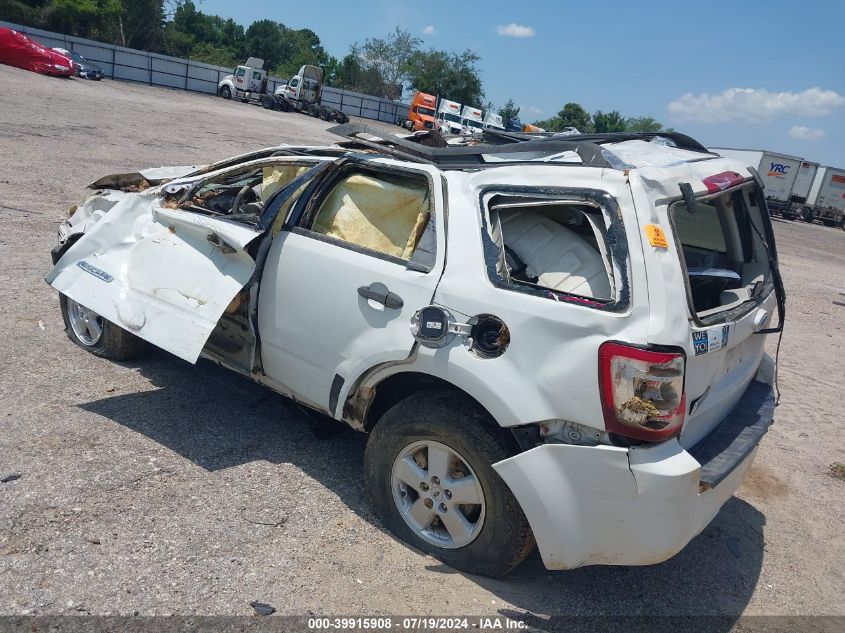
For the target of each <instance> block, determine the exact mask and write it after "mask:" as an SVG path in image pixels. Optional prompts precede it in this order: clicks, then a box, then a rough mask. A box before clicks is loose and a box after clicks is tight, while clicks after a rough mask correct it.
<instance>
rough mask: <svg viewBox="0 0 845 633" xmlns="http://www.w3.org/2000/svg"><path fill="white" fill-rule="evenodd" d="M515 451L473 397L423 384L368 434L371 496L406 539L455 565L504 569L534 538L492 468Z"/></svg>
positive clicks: (494, 571)
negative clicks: (427, 386)
mask: <svg viewBox="0 0 845 633" xmlns="http://www.w3.org/2000/svg"><path fill="white" fill-rule="evenodd" d="M514 452H515V450H514V446H512V445H511V442H510V441H509V438H508V437H507V435H506V434H505V432H504V431H502V430H500V429H498V428H495V427H494V426H493V424H492V423H491V421H490V419H489V416H488V415H487V413H486V412H485V411H483V410H482V409H481V408H480V407H479V406H478V405H477V404H475V403H474V402H472V401H470V400H468V399H466V398H464V397H461V396H460V395H457V394H453V393H450V392H441V391H425V392H419V393H417V394H415V395H413V396H410V397H409V398H407V399H405V400H403V401H402V402H400V403H399V404H397V405H395V406H394V407H393V408H391V409H390V410H389V411H387V413H385V414H384V416H383V417H382V418H381V420H380V421H379V422H378V424H377V425H376V427H375V429H374V430H373V432H372V434H371V435H370V439H369V442H368V443H367V450H366V454H365V457H364V472H365V479H366V483H367V493H368V497H369V500H370V503H371V505H372V507H373V508H374V509H375V511H376V512H377V513H378V515H379V516H380V517H381V519H382V521H383V522H384V524H385V525H386V527H387V528H388V529H389V530H390V531H392V532H393V533H394V534H396V535H397V536H398V537H399V538H401V539H402V540H403V541H405V542H407V543H409V544H410V545H412V546H414V547H416V548H417V549H420V550H422V551H424V552H426V553H428V554H431V555H432V556H435V557H436V558H439V559H440V560H442V561H443V562H444V563H446V564H448V565H450V566H452V567H454V568H456V569H460V570H462V571H465V572H469V573H474V574H484V575H487V576H503V575H505V574H507V573H508V572H509V571H511V570H512V569H513V568H514V567H516V566H517V565H518V564H519V563H520V562H521V561H522V560H523V559H524V558H525V557H526V556H527V555H528V553H529V552H530V551H531V549H532V547H533V545H534V537H533V535H532V533H531V528H530V526H529V525H528V520H527V519H526V518H525V515H524V514H523V512H522V509H521V508H520V506H519V503H518V502H517V500H516V498H515V497H514V496H513V493H512V492H511V491H510V488H508V486H507V485H506V484H505V482H504V481H502V479H501V478H500V477H499V475H498V474H497V473H496V471H495V470H493V468H492V464H494V463H496V462H498V461H500V460H503V459H506V458H508V457H510V456H512V455H513V454H514Z"/></svg>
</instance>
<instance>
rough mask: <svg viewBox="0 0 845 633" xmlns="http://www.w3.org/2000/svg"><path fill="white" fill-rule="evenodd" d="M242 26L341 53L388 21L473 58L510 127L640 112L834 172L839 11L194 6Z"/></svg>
mask: <svg viewBox="0 0 845 633" xmlns="http://www.w3.org/2000/svg"><path fill="white" fill-rule="evenodd" d="M198 6H199V8H200V9H201V10H202V11H204V12H206V13H216V14H218V15H222V16H224V17H232V18H234V19H235V20H237V21H238V22H241V23H243V24H245V25H248V24H249V23H250V22H252V21H253V20H255V19H259V18H264V17H267V18H271V19H275V20H279V21H281V22H284V23H285V24H287V25H288V26H290V27H293V28H303V27H308V28H311V29H313V30H314V31H315V32H316V33H317V34H318V35H319V36H320V38H321V40H322V42H323V45H324V46H325V48H326V49H327V50H328V51H329V53H331V54H332V55H335V56H336V57H342V56H343V55H344V54H346V52H347V51H348V49H349V45H350V44H351V43H352V42H355V41H361V42H363V40H364V39H366V38H367V37H373V36H383V35H385V34H387V33H388V32H389V31H390V30H392V29H393V27H395V26H399V27H400V28H403V29H406V30H408V31H411V32H412V33H415V34H416V35H418V36H419V37H421V38H423V41H424V44H423V46H424V47H434V48H438V49H445V50H454V51H462V50H464V49H466V48H470V49H472V50H473V51H475V52H476V53H478V54H479V55H480V56H481V60H482V61H481V64H480V69H481V73H482V77H483V80H484V88H485V92H486V97H487V99H489V100H491V101H492V102H493V103H494V104H495V105H496V106H499V105H501V104H503V103H504V102H505V101H507V100H508V99H509V98H513V99H514V101H515V102H516V103H518V104H520V105H521V107H522V112H521V114H522V119H523V120H524V121H533V120H535V119H542V118H547V117H549V116H552V115H553V114H554V113H555V112H557V111H558V110H559V109H560V108H561V107H562V105H563V104H564V103H566V102H568V101H576V102H579V103H581V104H582V105H583V106H584V107H585V108H587V109H588V110H589V111H594V110H597V109H600V110H613V109H616V110H619V111H620V112H622V114H623V115H626V116H640V115H650V116H653V117H654V118H656V119H657V120H659V121H661V122H662V123H664V125H667V126H672V127H674V128H676V129H677V130H679V131H682V132H686V133H688V134H690V135H692V136H694V137H695V138H697V139H698V140H700V141H701V142H702V143H704V144H705V145H709V146H727V147H745V148H755V149H758V148H759V149H769V150H773V151H779V152H783V153H786V154H793V155H797V156H801V157H804V158H806V159H808V160H813V161H818V162H821V163H824V164H832V165H838V166H841V167H845V2H843V1H842V0H828V1H824V0H792V1H791V2H787V1H783V0H766V1H755V2H751V1H745V2H743V1H742V0H734V1H733V2H721V1H718V0H711V1H707V2H701V1H699V2H691V1H689V2H688V1H684V0H675V1H672V2H670V1H669V0H665V1H664V2H656V1H652V0H641V1H639V2H631V1H630V0H628V1H627V2H623V1H616V0H605V1H602V2H575V1H573V0H559V1H557V2H555V1H548V2H521V3H519V2H513V0H511V1H510V2H505V1H500V0H486V1H484V2H478V3H459V2H455V1H452V2H448V1H442V0H425V1H417V2H404V1H402V0H392V1H389V0H346V1H343V0H322V1H320V2H307V1H306V2H303V1H302V0H299V1H298V2H294V1H275V2H270V1H268V0H263V1H262V0H239V2H237V3H232V2H225V1H223V0H205V1H204V2H202V3H198Z"/></svg>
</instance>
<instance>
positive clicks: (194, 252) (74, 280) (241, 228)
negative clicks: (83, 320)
mask: <svg viewBox="0 0 845 633" xmlns="http://www.w3.org/2000/svg"><path fill="white" fill-rule="evenodd" d="M324 164H326V165H328V164H329V163H328V162H326V163H324ZM314 165H315V162H314V161H313V160H306V159H301V158H288V157H270V158H264V159H260V160H256V161H247V162H246V163H244V164H242V165H237V166H232V167H228V168H227V169H223V170H221V171H219V172H214V173H212V174H208V175H204V176H203V177H202V179H194V180H192V179H186V180H185V181H174V182H173V183H171V185H170V186H174V187H176V188H177V189H178V188H179V187H180V186H182V185H180V184H178V183H182V184H184V185H185V186H187V187H189V188H192V187H195V186H196V187H200V188H201V187H203V186H205V185H207V184H209V183H215V182H218V181H220V182H224V181H226V179H227V178H228V177H230V176H231V177H232V178H234V180H235V181H236V182H235V183H234V185H233V184H230V185H229V187H230V188H231V187H232V186H235V187H236V188H238V189H240V187H241V185H242V184H243V183H242V182H241V181H240V179H241V178H242V177H243V178H247V179H249V178H252V177H253V174H257V175H254V178H255V179H257V180H258V181H260V182H261V183H262V185H261V186H262V188H261V191H262V195H265V196H266V195H268V192H275V191H276V190H277V189H278V188H279V187H280V186H281V185H280V183H283V182H284V183H288V182H289V181H291V180H292V179H294V178H296V179H295V180H292V182H290V183H289V184H290V187H294V188H295V187H298V186H300V184H302V186H304V183H305V182H307V180H308V179H309V177H310V175H309V174H310V173H313V172H309V173H305V174H302V173H301V171H305V172H308V170H311V169H312V168H314V169H318V168H316V167H314ZM145 173H150V172H145ZM133 177H134V175H133V174H127V175H119V176H110V177H107V178H104V179H101V180H100V181H98V183H99V182H103V183H105V182H109V183H114V182H115V181H118V180H121V179H131V178H133ZM262 178H263V179H262ZM95 184H97V183H95ZM198 191H199V189H198ZM286 195H287V194H285V193H284V192H282V193H280V194H279V196H278V200H275V199H274V201H273V203H272V204H270V205H269V206H270V208H269V210H268V213H271V212H275V211H274V209H277V208H278V206H279V205H281V204H282V202H283V200H284V199H285V197H286ZM162 202H163V199H162V194H161V192H160V191H159V190H158V189H157V188H151V189H148V190H146V191H144V192H141V193H135V194H130V193H124V192H122V191H102V192H99V193H97V194H95V196H93V197H92V198H91V199H89V201H87V202H86V203H85V205H89V206H93V207H98V208H102V209H103V210H104V211H105V213H104V214H103V216H102V218H101V219H99V221H97V222H96V223H94V224H93V226H91V228H89V229H88V230H87V231H86V232H85V234H84V235H83V236H82V237H81V238H79V240H78V241H77V242H76V243H74V244H73V245H72V246H71V247H70V248H69V249H68V250H67V252H66V253H65V254H64V255H63V257H62V258H61V259H60V260H59V261H58V263H57V264H56V265H55V266H54V267H53V269H52V270H51V271H50V272H49V273H48V275H47V277H46V281H47V283H49V284H50V285H52V286H53V287H54V288H55V289H56V290H58V291H59V292H61V293H63V294H64V295H67V296H68V297H70V298H71V299H73V300H74V301H76V302H77V303H79V304H81V305H83V306H85V307H86V308H88V309H89V310H93V311H94V312H96V313H97V314H99V315H101V316H103V317H104V318H105V319H107V320H108V321H111V322H112V323H115V324H117V325H118V326H120V327H122V328H124V329H126V330H129V331H130V332H132V333H133V334H135V335H136V336H138V337H140V338H142V339H144V340H146V341H148V342H150V343H152V344H153V345H156V346H158V347H160V348H162V349H164V350H166V351H168V352H170V353H172V354H174V355H176V356H178V357H180V358H183V359H185V360H187V361H188V362H191V363H194V362H196V360H197V358H198V357H199V355H200V353H201V352H202V350H203V348H204V346H205V343H206V341H207V340H208V338H209V336H210V335H211V333H212V331H213V330H214V328H215V327H216V326H217V323H218V321H219V319H220V317H221V315H222V314H223V311H224V310H225V309H226V307H227V306H228V305H229V303H230V302H231V301H232V299H233V298H234V297H235V295H236V294H237V293H238V292H240V291H241V289H242V288H243V287H244V285H246V284H247V283H248V282H249V281H250V279H251V277H252V275H253V272H254V271H255V267H256V263H255V260H254V259H253V257H252V256H251V255H250V254H249V252H248V251H247V247H248V246H250V244H251V243H252V242H254V241H255V240H257V239H259V238H260V237H262V236H263V235H264V234H265V232H266V231H267V230H268V227H267V226H264V225H256V224H250V223H245V222H238V221H234V220H232V219H231V218H230V217H229V216H226V215H220V216H219V217H212V216H211V215H205V214H201V213H195V212H191V211H189V210H185V209H183V208H176V209H174V208H169V207H167V206H164V205H163V204H162ZM272 221H273V218H272V217H268V219H267V222H272Z"/></svg>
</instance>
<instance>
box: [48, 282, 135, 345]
mask: <svg viewBox="0 0 845 633" xmlns="http://www.w3.org/2000/svg"><path fill="white" fill-rule="evenodd" d="M59 305H60V307H61V310H62V319H64V322H65V331H66V332H67V335H68V338H69V339H70V340H71V341H73V342H74V343H76V344H77V345H79V347H81V348H83V349H85V350H87V351H89V352H91V353H92V354H94V355H96V356H102V357H103V358H109V359H111V360H131V359H133V358H137V357H138V356H140V355H141V354H142V353H143V352H144V351H146V349H147V342H146V341H144V340H143V339H140V338H138V337H137V336H135V335H134V334H132V333H131V332H127V331H126V330H124V329H123V328H120V327H118V326H117V325H115V324H114V323H112V322H111V321H107V320H106V319H104V318H103V317H101V316H100V315H99V314H97V313H96V312H94V311H93V310H89V309H88V308H86V307H85V306H83V305H82V304H80V303H77V302H76V301H74V300H73V299H71V298H70V297H67V296H65V295H60V296H59Z"/></svg>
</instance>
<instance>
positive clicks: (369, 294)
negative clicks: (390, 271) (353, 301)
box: [358, 281, 405, 310]
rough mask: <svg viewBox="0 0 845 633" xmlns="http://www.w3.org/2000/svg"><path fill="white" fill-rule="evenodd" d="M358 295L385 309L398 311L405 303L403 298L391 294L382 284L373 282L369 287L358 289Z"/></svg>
mask: <svg viewBox="0 0 845 633" xmlns="http://www.w3.org/2000/svg"><path fill="white" fill-rule="evenodd" d="M358 294H359V295H361V296H362V297H364V298H365V299H372V300H373V301H375V302H376V303H380V304H381V305H383V306H384V307H385V308H391V309H393V310H398V309H399V308H401V307H402V306H403V305H405V302H404V301H402V297H400V296H399V295H398V294H396V293H395V292H390V290H388V289H387V286H385V285H384V284H382V283H379V282H377V281H376V282H373V283H371V284H370V285H369V286H361V287H360V288H358Z"/></svg>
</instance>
